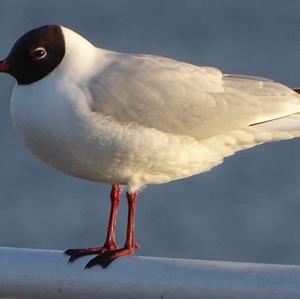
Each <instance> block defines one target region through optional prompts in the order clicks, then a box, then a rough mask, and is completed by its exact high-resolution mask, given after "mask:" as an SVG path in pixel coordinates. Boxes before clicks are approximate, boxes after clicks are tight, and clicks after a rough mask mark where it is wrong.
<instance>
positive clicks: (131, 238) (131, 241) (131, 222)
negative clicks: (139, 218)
mask: <svg viewBox="0 0 300 299" xmlns="http://www.w3.org/2000/svg"><path fill="white" fill-rule="evenodd" d="M126 196H127V200H128V222H127V235H126V241H125V244H124V247H123V248H120V249H114V250H109V251H105V252H103V253H101V254H99V255H97V256H96V257H95V258H93V259H92V260H90V261H89V262H88V264H87V265H86V266H85V268H90V267H92V266H94V265H101V266H102V267H103V268H106V267H107V266H108V265H109V264H110V263H111V262H112V261H113V260H115V259H116V258H119V257H121V256H125V255H132V254H133V253H134V252H135V249H137V248H138V247H139V246H138V244H137V243H136V241H135V210H136V202H137V192H133V193H129V192H127V194H126Z"/></svg>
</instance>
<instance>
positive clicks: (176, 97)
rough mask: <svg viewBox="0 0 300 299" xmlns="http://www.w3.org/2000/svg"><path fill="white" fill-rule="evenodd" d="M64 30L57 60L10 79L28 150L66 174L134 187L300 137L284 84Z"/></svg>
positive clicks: (294, 103) (296, 107)
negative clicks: (44, 69) (119, 47)
mask: <svg viewBox="0 0 300 299" xmlns="http://www.w3.org/2000/svg"><path fill="white" fill-rule="evenodd" d="M63 33H64V37H65V42H66V55H65V57H64V59H63V61H62V63H61V64H60V65H59V66H58V67H57V68H56V69H55V70H54V71H53V72H52V73H50V74H49V75H48V76H47V77H45V78H44V79H42V80H39V81H37V82H35V83H33V84H30V85H16V88H15V90H14V93H13V96H12V102H11V112H12V117H13V121H14V123H15V126H16V128H17V131H18V132H19V134H20V136H21V138H22V139H23V140H24V141H25V143H26V145H27V146H28V147H29V149H30V150H31V151H32V152H33V153H34V154H35V155H37V156H38V157H39V158H40V159H42V160H43V161H45V162H47V163H48V164H51V165H52V166H54V167H56V168H58V169H60V170H62V171H64V172H66V173H69V174H71V175H74V176H78V177H82V178H86V179H89V180H94V181H99V182H104V183H110V184H124V185H127V186H128V188H129V190H130V191H135V190H138V189H140V188H141V187H143V186H144V185H147V184H158V183H164V182H168V181H171V180H175V179H179V178H183V177H188V176H191V175H194V174H197V173H200V172H203V171H208V170H210V169H211V168H212V167H214V166H215V165H218V164H220V163H221V162H222V161H223V158H224V157H227V156H229V155H232V154H233V153H235V152H236V151H239V150H242V149H246V148H250V147H252V146H255V145H257V144H260V143H264V142H267V141H273V140H281V139H288V138H293V137H297V136H299V135H300V117H299V116H298V115H294V114H297V113H298V112H300V96H299V95H298V94H297V93H296V92H294V91H293V90H292V89H290V88H288V87H286V86H284V85H282V84H279V83H276V82H273V81H271V80H266V79H263V78H255V77H246V76H234V75H224V74H222V73H221V72H220V71H219V70H218V69H215V68H210V67H200V66H195V65H191V64H187V63H184V62H179V61H176V60H172V59H168V58H163V57H157V56H150V55H134V54H121V53H117V52H112V51H107V50H104V49H100V48H96V47H94V46H93V45H92V44H90V43H89V42H88V41H87V40H85V39H84V38H83V37H81V36H80V35H79V34H77V33H75V32H73V31H71V30H69V29H66V28H63Z"/></svg>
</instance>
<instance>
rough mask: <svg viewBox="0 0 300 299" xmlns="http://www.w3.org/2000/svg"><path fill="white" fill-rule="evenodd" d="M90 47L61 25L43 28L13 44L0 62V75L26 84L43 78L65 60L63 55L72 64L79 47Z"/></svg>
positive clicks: (82, 39) (77, 56)
mask: <svg viewBox="0 0 300 299" xmlns="http://www.w3.org/2000/svg"><path fill="white" fill-rule="evenodd" d="M89 46H91V44H90V43H89V42H88V41H87V40H85V39H84V38H83V37H81V36H80V35H79V34H77V33H75V32H74V31H72V30H70V29H67V28H65V27H63V26H58V25H46V26H42V27H39V28H36V29H34V30H32V31H29V32H27V33H25V34H24V35H23V36H21V37H20V38H19V39H18V40H17V41H16V43H15V44H14V46H13V47H12V49H11V51H10V53H9V55H8V56H7V58H6V59H4V60H2V61H0V72H3V73H7V74H10V75H12V76H13V77H14V78H15V79H16V80H17V83H18V84H19V85H28V84H31V83H34V82H36V81H39V80H41V79H43V78H44V77H46V76H47V75H48V74H50V73H51V72H52V71H53V70H54V69H56V68H57V67H58V66H59V65H60V64H61V63H62V61H63V60H68V59H66V58H65V56H68V57H69V58H71V60H72V63H73V62H74V60H75V63H76V60H77V62H78V60H80V58H81V57H80V56H81V55H82V53H84V52H85V51H82V49H81V48H80V47H84V49H87V48H91V47H89ZM74 56H76V58H75V59H74ZM69 60H70V59H69Z"/></svg>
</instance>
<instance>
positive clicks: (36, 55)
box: [33, 47, 47, 59]
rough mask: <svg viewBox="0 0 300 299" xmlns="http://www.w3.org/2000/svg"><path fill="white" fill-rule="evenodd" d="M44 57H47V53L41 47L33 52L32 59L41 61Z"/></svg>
mask: <svg viewBox="0 0 300 299" xmlns="http://www.w3.org/2000/svg"><path fill="white" fill-rule="evenodd" d="M46 55H47V51H46V49H45V48H43V47H38V48H36V49H35V50H34V51H33V57H34V58H36V59H42V58H44V57H46Z"/></svg>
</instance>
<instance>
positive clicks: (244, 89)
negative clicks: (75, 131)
mask: <svg viewBox="0 0 300 299" xmlns="http://www.w3.org/2000/svg"><path fill="white" fill-rule="evenodd" d="M89 89H90V91H91V108H92V110H93V111H94V112H95V113H101V114H102V115H107V116H109V117H111V118H113V119H115V120H116V121H118V122H121V123H128V124H129V123H135V124H137V125H140V126H144V127H149V128H155V129H158V130H161V131H164V132H168V133H171V134H181V135H188V136H191V137H194V138H196V139H204V138H208V137H211V136H214V135H216V134H222V133H225V132H228V131H231V130H239V129H244V128H246V127H248V126H251V125H255V124H261V123H266V122H268V121H270V120H274V119H278V118H283V117H285V116H289V115H292V114H294V113H298V112H300V95H298V94H297V93H296V92H294V91H293V90H292V89H290V88H288V87H286V86H284V85H282V84H279V83H276V82H273V81H271V80H267V79H264V78H259V77H247V76H237V75H224V74H222V73H221V72H220V71H219V70H218V69H216V68H210V67H199V66H195V65H191V64H188V63H184V62H179V61H176V60H172V59H168V58H163V57H157V56H150V55H129V54H114V55H112V58H111V61H110V63H109V64H108V65H107V67H106V68H105V69H104V70H102V71H101V73H98V74H96V75H95V76H94V78H93V79H92V80H91V84H90V86H89ZM276 124H279V123H276ZM294 126H295V124H294ZM297 126H298V124H297ZM258 128H259V127H258ZM299 129H300V123H299Z"/></svg>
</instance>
